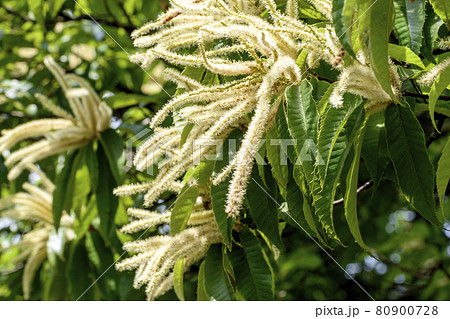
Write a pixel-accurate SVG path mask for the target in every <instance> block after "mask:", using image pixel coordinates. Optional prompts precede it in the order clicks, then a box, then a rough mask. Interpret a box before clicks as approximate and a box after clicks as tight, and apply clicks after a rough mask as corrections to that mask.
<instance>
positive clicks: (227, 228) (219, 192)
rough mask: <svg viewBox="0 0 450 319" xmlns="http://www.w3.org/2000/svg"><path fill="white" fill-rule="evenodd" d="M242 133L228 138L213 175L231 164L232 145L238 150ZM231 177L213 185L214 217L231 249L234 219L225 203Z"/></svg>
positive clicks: (217, 158)
mask: <svg viewBox="0 0 450 319" xmlns="http://www.w3.org/2000/svg"><path fill="white" fill-rule="evenodd" d="M241 137H242V133H241V132H240V131H239V130H235V131H233V132H231V134H230V135H229V136H228V138H227V139H226V140H225V141H224V143H223V144H222V147H221V148H220V151H219V152H218V153H217V156H216V162H215V164H214V169H213V175H217V174H219V173H220V172H221V171H222V169H223V168H224V167H226V166H227V165H228V164H229V163H230V150H231V149H232V147H231V146H232V145H234V148H236V145H239V143H240V142H239V139H240V138H241ZM230 180H231V177H230V176H228V177H227V178H226V179H225V181H223V182H222V183H220V184H218V185H211V199H212V207H213V211H214V216H215V218H216V222H217V226H218V227H219V231H220V234H221V235H222V238H223V241H224V243H225V245H227V247H228V248H230V249H231V230H232V228H233V223H234V222H233V219H232V218H228V215H227V214H226V213H225V201H226V198H227V193H228V184H229V182H230Z"/></svg>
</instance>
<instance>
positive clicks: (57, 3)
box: [49, 0, 66, 19]
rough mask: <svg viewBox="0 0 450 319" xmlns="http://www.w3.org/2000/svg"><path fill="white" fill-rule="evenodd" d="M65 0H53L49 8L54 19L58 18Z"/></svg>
mask: <svg viewBox="0 0 450 319" xmlns="http://www.w3.org/2000/svg"><path fill="white" fill-rule="evenodd" d="M64 2H66V1H65V0H53V1H52V2H51V5H50V8H49V14H50V16H51V17H52V19H54V18H56V17H57V15H58V13H59V11H60V10H61V8H62V7H63V6H64Z"/></svg>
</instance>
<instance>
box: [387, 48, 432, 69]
mask: <svg viewBox="0 0 450 319" xmlns="http://www.w3.org/2000/svg"><path fill="white" fill-rule="evenodd" d="M388 53H389V56H390V57H392V58H394V59H395V60H397V61H400V62H406V63H409V64H415V65H417V66H418V67H421V68H422V69H425V65H424V64H423V62H422V59H420V58H419V56H418V55H417V54H415V53H414V52H413V51H412V50H411V49H409V48H407V47H404V46H400V45H395V44H392V43H389V46H388Z"/></svg>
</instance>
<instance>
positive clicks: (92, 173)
mask: <svg viewBox="0 0 450 319" xmlns="http://www.w3.org/2000/svg"><path fill="white" fill-rule="evenodd" d="M85 147H86V166H87V168H88V170H89V178H90V181H91V187H92V189H93V190H94V191H95V190H97V187H98V158H97V153H96V152H95V151H94V145H93V143H92V142H91V143H89V144H88V145H86V146H85Z"/></svg>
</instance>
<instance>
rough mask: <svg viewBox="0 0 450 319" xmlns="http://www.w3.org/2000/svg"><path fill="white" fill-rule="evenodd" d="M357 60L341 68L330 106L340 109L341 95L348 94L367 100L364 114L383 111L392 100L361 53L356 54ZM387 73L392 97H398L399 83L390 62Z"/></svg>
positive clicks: (399, 92)
mask: <svg viewBox="0 0 450 319" xmlns="http://www.w3.org/2000/svg"><path fill="white" fill-rule="evenodd" d="M357 59H358V60H357V61H355V63H354V64H353V65H351V66H346V67H344V68H343V70H342V72H341V74H340V76H339V81H338V84H337V85H336V87H335V89H334V90H333V92H332V94H331V96H330V103H331V105H333V106H334V107H342V105H343V95H344V93H346V92H348V93H352V94H355V95H359V96H362V97H364V98H365V99H367V100H368V103H367V104H366V106H365V108H366V113H372V112H375V111H376V110H381V109H384V108H385V107H386V106H387V105H388V104H389V103H391V102H392V98H391V97H390V96H389V94H387V93H386V92H385V91H384V90H383V88H382V87H381V85H380V83H379V82H378V80H377V78H376V77H375V74H374V72H373V70H372V68H371V67H370V65H369V63H368V62H366V58H365V56H364V54H363V53H362V52H360V53H358V55H357ZM389 72H390V78H391V88H392V91H393V92H394V95H396V96H400V94H401V90H400V89H401V81H400V77H399V75H398V73H397V71H396V69H395V66H394V65H393V64H392V62H390V68H389Z"/></svg>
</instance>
